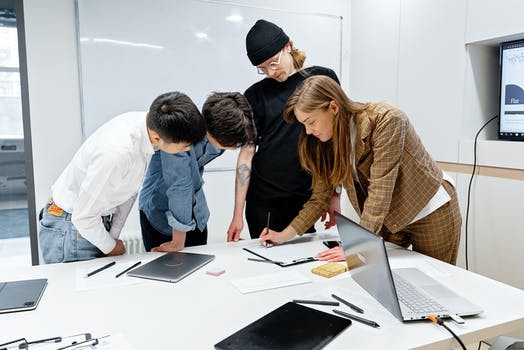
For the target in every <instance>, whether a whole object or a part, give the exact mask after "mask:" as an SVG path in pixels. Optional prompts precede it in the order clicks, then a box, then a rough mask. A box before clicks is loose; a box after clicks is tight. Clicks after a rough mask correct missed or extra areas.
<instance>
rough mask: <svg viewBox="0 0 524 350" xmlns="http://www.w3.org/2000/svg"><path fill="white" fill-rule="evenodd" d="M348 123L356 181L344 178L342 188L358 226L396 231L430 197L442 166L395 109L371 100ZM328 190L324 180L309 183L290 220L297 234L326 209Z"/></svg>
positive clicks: (402, 114) (439, 181) (438, 182)
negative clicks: (307, 196) (308, 195)
mask: <svg viewBox="0 0 524 350" xmlns="http://www.w3.org/2000/svg"><path fill="white" fill-rule="evenodd" d="M354 123H355V127H356V131H357V137H356V141H355V147H354V150H353V151H354V153H355V163H356V164H355V165H356V170H357V175H358V179H354V178H349V179H347V180H346V181H344V182H343V186H344V188H345V189H346V191H347V193H348V196H349V200H350V201H351V204H352V205H353V208H354V209H355V211H356V212H357V213H358V214H359V216H360V224H361V225H362V226H363V227H365V228H367V229H368V230H371V231H373V232H375V233H378V232H379V231H380V230H381V228H382V225H385V226H386V227H387V228H388V230H389V231H390V232H392V233H396V232H398V231H400V230H402V229H403V228H404V227H406V226H407V225H408V224H409V223H410V222H411V221H412V220H413V219H414V218H415V216H416V215H417V214H418V213H419V212H420V211H421V210H422V208H424V206H425V205H426V204H427V203H428V202H429V200H430V199H431V198H432V197H433V196H434V195H435V193H436V192H437V190H438V188H439V186H440V185H441V181H442V170H441V169H440V168H439V167H438V165H437V164H436V162H435V161H434V160H433V159H432V158H431V156H430V155H429V153H428V152H427V151H426V149H425V148H424V145H423V144H422V142H421V140H420V138H419V137H418V135H417V134H416V132H415V129H414V128H413V125H411V123H410V122H409V119H408V118H407V116H406V115H405V114H404V113H403V112H402V111H400V110H399V109H397V108H395V107H392V106H390V105H388V104H386V103H372V104H369V107H368V108H367V109H366V110H365V111H363V112H361V113H358V114H356V115H354ZM347 142H351V141H350V140H349V139H348V140H347ZM348 166H351V165H350V164H349V160H348ZM332 191H333V189H332V188H331V187H330V188H327V187H326V186H325V185H324V184H314V185H313V194H312V196H311V198H310V200H309V201H308V202H307V203H306V204H305V205H304V208H303V209H302V210H301V211H300V213H299V215H298V216H297V217H296V218H295V219H294V220H293V222H292V223H291V226H292V227H293V228H294V229H295V230H296V231H297V232H298V233H300V234H302V233H303V232H305V230H307V228H308V227H310V226H311V225H312V224H313V223H314V222H315V221H316V220H318V218H319V217H320V215H322V214H323V213H324V212H325V211H326V209H327V207H328V205H329V200H330V198H331V195H332V193H333V192H332Z"/></svg>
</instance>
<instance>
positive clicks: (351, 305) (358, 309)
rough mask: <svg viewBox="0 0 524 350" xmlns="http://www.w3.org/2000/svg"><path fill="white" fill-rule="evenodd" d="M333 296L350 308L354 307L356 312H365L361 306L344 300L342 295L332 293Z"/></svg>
mask: <svg viewBox="0 0 524 350" xmlns="http://www.w3.org/2000/svg"><path fill="white" fill-rule="evenodd" d="M331 296H332V297H333V299H335V300H338V301H340V302H341V303H342V304H345V305H347V306H349V307H350V308H352V309H353V310H355V311H356V312H358V313H361V314H363V313H364V310H362V309H361V308H359V307H358V306H356V305H355V304H351V303H350V302H349V301H347V300H344V299H342V298H341V297H338V296H336V295H335V294H331Z"/></svg>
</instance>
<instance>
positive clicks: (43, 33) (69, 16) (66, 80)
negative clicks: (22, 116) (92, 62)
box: [24, 0, 81, 210]
mask: <svg viewBox="0 0 524 350" xmlns="http://www.w3.org/2000/svg"><path fill="white" fill-rule="evenodd" d="M24 15H25V34H26V47H27V73H28V84H29V108H30V115H31V137H32V141H33V166H34V177H35V191H36V207H37V209H38V210H39V208H40V207H41V206H42V205H43V204H44V203H45V201H46V199H47V198H48V197H49V195H50V187H51V185H52V184H53V182H54V180H55V179H56V178H57V177H58V175H59V174H60V173H61V172H62V170H63V169H64V168H65V166H66V165H67V163H68V162H69V160H70V159H71V158H72V156H73V154H74V153H75V151H76V149H77V148H78V147H79V146H80V144H81V132H80V130H81V129H80V92H79V84H78V66H77V59H76V58H77V55H76V36H75V16H74V2H73V1H72V0H48V1H27V0H26V1H24Z"/></svg>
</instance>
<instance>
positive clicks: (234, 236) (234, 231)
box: [227, 217, 244, 242]
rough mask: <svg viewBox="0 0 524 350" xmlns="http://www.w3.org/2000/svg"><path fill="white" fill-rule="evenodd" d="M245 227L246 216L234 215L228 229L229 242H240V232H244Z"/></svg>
mask: <svg viewBox="0 0 524 350" xmlns="http://www.w3.org/2000/svg"><path fill="white" fill-rule="evenodd" d="M243 228H244V218H243V217H240V218H236V217H233V219H232V220H231V224H230V225H229V228H228V230H227V241H228V242H238V241H239V240H240V239H241V238H240V233H241V232H242V229H243Z"/></svg>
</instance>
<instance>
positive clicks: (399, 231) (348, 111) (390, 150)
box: [260, 76, 462, 264]
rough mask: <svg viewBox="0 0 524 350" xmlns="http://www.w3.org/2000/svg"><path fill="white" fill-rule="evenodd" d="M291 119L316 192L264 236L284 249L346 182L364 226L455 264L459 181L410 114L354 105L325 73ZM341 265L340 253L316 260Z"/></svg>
mask: <svg viewBox="0 0 524 350" xmlns="http://www.w3.org/2000/svg"><path fill="white" fill-rule="evenodd" d="M284 118H285V120H286V121H288V122H294V121H298V122H299V123H301V124H302V125H303V128H302V133H301V136H300V139H299V146H298V147H299V155H300V161H301V164H302V166H303V167H304V169H305V170H306V171H307V172H309V173H311V176H312V187H313V195H312V196H311V198H310V199H309V201H308V202H307V203H306V204H305V205H304V207H303V209H302V210H301V211H300V213H299V214H298V215H297V216H296V217H295V219H294V220H293V221H292V222H291V224H290V225H289V226H288V227H286V228H285V229H284V230H283V231H281V232H277V231H273V230H269V233H268V234H265V231H262V232H261V235H260V240H261V242H262V243H264V244H265V243H266V242H268V243H272V244H280V243H283V242H285V241H287V240H289V239H291V238H292V237H294V236H295V235H297V234H300V235H301V234H302V233H303V232H304V229H305V228H307V227H309V226H311V225H312V224H313V223H314V222H315V221H317V220H318V218H319V217H320V216H321V215H322V214H323V213H325V211H326V209H327V208H328V205H329V200H330V198H331V195H332V193H333V190H334V189H335V188H336V187H337V186H339V185H342V186H343V187H344V188H345V189H346V191H347V193H348V197H349V199H350V202H351V204H352V206H353V208H354V209H355V211H356V212H357V214H358V215H359V217H360V225H362V226H363V227H365V228H367V229H368V230H370V231H372V232H375V233H376V234H379V235H381V236H382V237H384V238H385V239H386V240H388V241H390V242H393V243H396V244H398V245H401V246H403V247H408V246H410V245H412V247H413V250H415V251H418V252H420V253H423V254H426V255H429V256H432V257H434V258H437V259H440V260H442V261H445V262H448V263H451V264H455V262H456V258H457V252H458V245H459V240H460V227H461V221H462V219H461V216H460V210H459V205H458V200H457V193H456V190H455V188H454V184H453V180H452V179H451V178H450V177H449V176H448V175H447V174H446V173H444V172H443V171H442V170H441V169H440V168H439V166H438V165H437V163H436V162H435V161H434V160H433V159H432V158H431V156H430V155H429V153H428V152H427V151H426V149H425V148H424V145H423V144H422V142H421V140H420V138H419V137H418V135H417V134H416V132H415V130H414V128H413V126H412V124H411V123H410V121H409V119H408V118H407V116H406V115H405V114H404V113H403V112H402V111H400V110H399V109H397V108H395V107H392V106H390V105H388V104H386V103H367V104H364V103H359V102H354V101H351V100H350V99H349V98H348V97H347V95H346V94H345V93H344V91H343V90H342V88H341V87H340V85H338V84H337V83H336V82H335V81H333V80H332V79H330V78H329V77H325V76H313V77H309V78H308V79H306V80H305V81H304V82H303V83H302V84H301V85H300V86H299V87H298V88H297V90H296V91H295V92H294V93H293V95H291V97H290V98H289V100H288V102H287V105H286V108H285V110H284ZM318 257H319V258H321V259H323V260H343V259H344V252H343V251H342V249H341V248H333V249H331V250H328V251H326V252H322V253H320V254H319V255H318Z"/></svg>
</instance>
